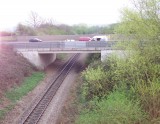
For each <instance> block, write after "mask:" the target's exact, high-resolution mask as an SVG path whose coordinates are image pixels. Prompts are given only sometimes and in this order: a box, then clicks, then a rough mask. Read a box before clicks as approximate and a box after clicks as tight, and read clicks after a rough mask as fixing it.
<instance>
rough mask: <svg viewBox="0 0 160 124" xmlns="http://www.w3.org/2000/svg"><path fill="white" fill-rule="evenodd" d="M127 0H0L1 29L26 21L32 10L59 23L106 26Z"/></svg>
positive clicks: (115, 20) (114, 19) (117, 14)
mask: <svg viewBox="0 0 160 124" xmlns="http://www.w3.org/2000/svg"><path fill="white" fill-rule="evenodd" d="M129 1H130V0H3V1H1V2H0V30H11V29H13V28H14V27H15V26H16V25H17V24H18V23H25V22H26V21H27V20H28V19H29V15H30V13H31V11H33V12H36V13H38V15H39V16H41V17H43V18H52V19H53V20H55V21H56V22H58V23H63V24H68V25H73V24H79V23H85V24H87V25H105V24H111V23H116V22H118V21H119V20H120V10H121V9H122V8H123V7H126V6H128V5H129Z"/></svg>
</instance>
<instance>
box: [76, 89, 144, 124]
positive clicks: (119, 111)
mask: <svg viewBox="0 0 160 124" xmlns="http://www.w3.org/2000/svg"><path fill="white" fill-rule="evenodd" d="M95 102H96V101H95ZM145 117H146V116H145V114H144V113H143V112H142V109H141V107H140V104H139V102H137V101H131V100H129V99H128V98H127V97H126V94H125V93H124V92H119V91H114V92H112V93H110V94H109V95H108V97H107V99H104V100H102V101H100V102H97V108H96V109H94V110H92V111H83V112H82V113H81V115H80V116H79V118H78V120H77V121H76V123H77V124H135V123H140V122H141V123H143V121H144V120H145Z"/></svg>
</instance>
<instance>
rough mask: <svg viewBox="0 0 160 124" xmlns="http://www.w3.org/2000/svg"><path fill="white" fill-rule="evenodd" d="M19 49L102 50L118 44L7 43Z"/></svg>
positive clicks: (52, 50)
mask: <svg viewBox="0 0 160 124" xmlns="http://www.w3.org/2000/svg"><path fill="white" fill-rule="evenodd" d="M7 44H9V45H11V46H13V48H14V49H15V50H17V51H24V52H25V51H26V52H27V51H37V52H47V53H49V52H51V53H52V52H61V51H63V52H71V51H72V52H76V51H77V52H87V51H88V52H91V51H94V52H100V51H101V50H111V49H113V46H114V45H115V44H116V42H114V41H107V42H102V41H101V42H100V41H91V42H82V41H74V42H64V41H62V42H34V43H33V42H16V43H7Z"/></svg>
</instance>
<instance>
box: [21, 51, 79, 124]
mask: <svg viewBox="0 0 160 124" xmlns="http://www.w3.org/2000/svg"><path fill="white" fill-rule="evenodd" d="M78 56H79V54H75V55H74V56H73V57H71V58H70V59H69V61H68V62H67V63H66V65H65V66H64V67H63V69H62V70H61V71H60V73H59V74H58V75H57V77H56V78H55V80H54V81H53V83H52V84H51V85H50V86H49V87H48V88H47V89H46V91H45V93H44V95H43V96H42V98H41V99H40V100H39V101H38V102H37V103H36V105H34V107H33V108H32V110H31V111H30V112H29V113H28V114H27V115H25V117H24V118H23V119H21V120H20V121H19V122H18V124H37V123H38V121H39V120H40V118H41V116H42V115H43V113H44V111H45V110H46V108H47V106H48V105H49V103H50V102H51V100H52V99H53V96H54V95H55V93H56V92H57V90H58V88H59V87H60V85H61V84H62V82H63V80H64V79H65V77H66V76H67V74H68V73H69V72H70V70H71V68H72V67H73V65H74V64H75V62H76V59H77V58H78Z"/></svg>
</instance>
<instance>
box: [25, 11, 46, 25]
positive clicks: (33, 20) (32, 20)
mask: <svg viewBox="0 0 160 124" xmlns="http://www.w3.org/2000/svg"><path fill="white" fill-rule="evenodd" d="M27 23H28V24H29V25H31V26H32V27H33V28H36V27H38V26H39V25H40V24H41V23H43V19H42V18H41V17H40V16H39V15H38V13H36V12H33V11H31V13H30V16H29V20H28V21H27Z"/></svg>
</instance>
